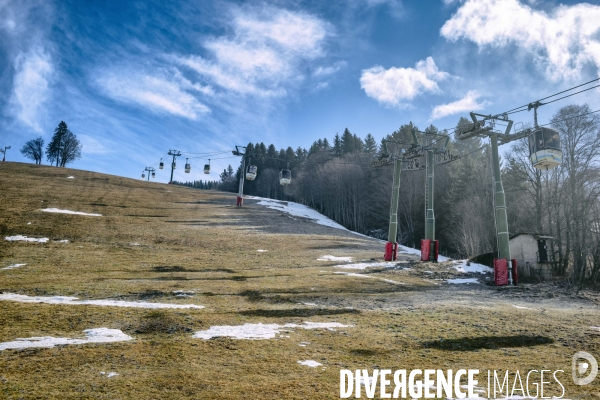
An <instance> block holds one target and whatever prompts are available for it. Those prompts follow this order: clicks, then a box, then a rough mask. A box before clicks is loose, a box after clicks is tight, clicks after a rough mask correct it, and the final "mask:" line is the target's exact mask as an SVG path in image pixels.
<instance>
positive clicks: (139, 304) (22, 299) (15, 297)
mask: <svg viewBox="0 0 600 400" xmlns="http://www.w3.org/2000/svg"><path fill="white" fill-rule="evenodd" d="M0 300H7V301H16V302H19V303H45V304H67V305H92V306H112V307H132V308H204V306H197V305H195V304H166V303H147V302H144V301H121V300H78V299H77V297H68V296H32V297H30V296H26V295H22V294H15V293H2V294H0Z"/></svg>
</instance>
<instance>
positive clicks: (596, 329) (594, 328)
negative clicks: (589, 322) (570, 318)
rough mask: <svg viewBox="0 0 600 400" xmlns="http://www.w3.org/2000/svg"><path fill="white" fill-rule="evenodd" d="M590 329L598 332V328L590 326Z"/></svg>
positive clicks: (599, 327)
mask: <svg viewBox="0 0 600 400" xmlns="http://www.w3.org/2000/svg"><path fill="white" fill-rule="evenodd" d="M590 329H593V330H595V331H600V326H590Z"/></svg>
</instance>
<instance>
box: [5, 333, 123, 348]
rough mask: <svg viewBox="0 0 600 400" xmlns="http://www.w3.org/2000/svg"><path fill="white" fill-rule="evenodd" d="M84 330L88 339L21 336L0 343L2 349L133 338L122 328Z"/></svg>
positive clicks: (105, 341) (120, 340)
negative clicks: (24, 337) (23, 337)
mask: <svg viewBox="0 0 600 400" xmlns="http://www.w3.org/2000/svg"><path fill="white" fill-rule="evenodd" d="M83 332H84V333H85V334H86V336H87V338H86V339H69V338H55V337H52V336H43V337H31V338H27V339H22V338H19V339H16V340H14V341H12V342H4V343H0V350H7V349H26V348H30V347H47V348H51V347H54V346H58V345H67V344H88V343H109V342H123V341H126V340H132V339H133V338H132V337H131V336H129V335H126V334H124V333H123V332H122V331H121V330H120V329H108V328H95V329H86V330H84V331H83Z"/></svg>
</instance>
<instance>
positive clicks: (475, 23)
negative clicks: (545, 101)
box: [440, 0, 600, 81]
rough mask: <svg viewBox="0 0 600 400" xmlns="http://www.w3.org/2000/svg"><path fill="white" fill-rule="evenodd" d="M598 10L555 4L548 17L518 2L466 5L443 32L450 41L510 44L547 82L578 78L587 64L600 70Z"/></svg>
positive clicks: (482, 0) (488, 0)
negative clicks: (526, 56) (531, 59)
mask: <svg viewBox="0 0 600 400" xmlns="http://www.w3.org/2000/svg"><path fill="white" fill-rule="evenodd" d="M598 21H600V6H597V5H592V4H587V3H581V4H576V5H573V6H565V5H559V6H557V7H556V8H554V9H553V10H552V12H550V13H546V12H542V11H537V10H535V9H533V8H531V7H530V6H528V5H525V4H523V3H521V2H519V1H517V0H468V1H466V2H465V3H464V4H462V5H461V7H460V8H459V9H458V11H457V12H456V13H455V14H454V15H453V16H452V18H450V19H449V20H448V21H446V23H445V24H444V25H443V26H442V28H441V31H440V33H441V35H442V36H444V37H445V38H447V39H448V40H451V41H457V40H459V39H467V40H470V41H472V42H473V43H475V44H477V45H478V46H480V47H485V46H491V47H505V46H507V45H509V44H513V45H515V46H517V47H519V48H521V49H523V50H525V51H526V52H528V53H530V54H531V55H533V57H534V60H535V62H536V64H537V65H538V67H539V68H541V69H542V70H543V71H544V73H545V75H546V76H547V78H548V79H550V80H552V81H559V80H562V79H571V78H578V77H579V76H580V74H581V71H582V69H583V68H584V67H585V66H586V65H594V66H595V67H596V68H598V69H599V70H600V30H599V25H598Z"/></svg>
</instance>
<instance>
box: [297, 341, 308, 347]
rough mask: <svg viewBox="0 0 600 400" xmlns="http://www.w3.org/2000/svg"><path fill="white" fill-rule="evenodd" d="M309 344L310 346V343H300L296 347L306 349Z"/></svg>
mask: <svg viewBox="0 0 600 400" xmlns="http://www.w3.org/2000/svg"><path fill="white" fill-rule="evenodd" d="M309 344H310V342H300V343H298V346H302V347H306V346H308V345H309Z"/></svg>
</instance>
